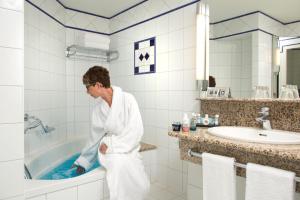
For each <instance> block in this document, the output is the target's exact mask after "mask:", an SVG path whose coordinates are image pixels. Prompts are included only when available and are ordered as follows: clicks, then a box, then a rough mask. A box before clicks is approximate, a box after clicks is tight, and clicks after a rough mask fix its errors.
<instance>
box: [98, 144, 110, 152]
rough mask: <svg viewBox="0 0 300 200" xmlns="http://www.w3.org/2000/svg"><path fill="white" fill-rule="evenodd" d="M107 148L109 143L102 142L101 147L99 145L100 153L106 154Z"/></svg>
mask: <svg viewBox="0 0 300 200" xmlns="http://www.w3.org/2000/svg"><path fill="white" fill-rule="evenodd" d="M107 148H108V147H107V145H106V144H104V143H102V144H101V145H100V147H99V151H100V153H102V154H106V151H107Z"/></svg>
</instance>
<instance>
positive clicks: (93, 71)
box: [82, 66, 110, 88]
mask: <svg viewBox="0 0 300 200" xmlns="http://www.w3.org/2000/svg"><path fill="white" fill-rule="evenodd" d="M82 82H83V84H84V85H95V84H96V83H97V82H99V83H101V84H102V85H103V87H105V88H109V87H110V78H109V72H108V70H107V69H106V68H104V67H102V66H94V67H91V68H90V69H89V70H87V72H86V73H85V74H84V75H83V77H82Z"/></svg>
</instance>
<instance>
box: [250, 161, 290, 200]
mask: <svg viewBox="0 0 300 200" xmlns="http://www.w3.org/2000/svg"><path fill="white" fill-rule="evenodd" d="M294 178H295V173H294V172H289V171H285V170H281V169H276V168H273V167H267V166H262V165H257V164H253V163H248V164H247V179H246V200H293V199H294V194H295V181H294Z"/></svg>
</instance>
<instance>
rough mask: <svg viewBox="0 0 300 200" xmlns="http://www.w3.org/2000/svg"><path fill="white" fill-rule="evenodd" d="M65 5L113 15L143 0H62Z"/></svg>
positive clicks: (103, 14) (98, 13) (109, 15)
mask: <svg viewBox="0 0 300 200" xmlns="http://www.w3.org/2000/svg"><path fill="white" fill-rule="evenodd" d="M60 1H61V2H62V3H63V4H64V5H65V6H67V7H69V8H74V9H77V10H81V11H85V12H89V13H93V14H97V15H101V16H105V17H111V16H113V15H115V14H117V13H118V12H120V11H123V10H125V9H127V8H129V7H131V6H133V5H135V4H137V3H140V2H142V1H143V0H60Z"/></svg>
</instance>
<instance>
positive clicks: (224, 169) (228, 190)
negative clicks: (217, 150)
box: [199, 153, 236, 200]
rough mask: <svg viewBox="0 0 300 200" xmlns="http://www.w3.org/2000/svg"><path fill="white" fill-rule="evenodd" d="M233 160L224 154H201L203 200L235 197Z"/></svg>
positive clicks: (231, 198) (220, 199)
mask: <svg viewBox="0 0 300 200" xmlns="http://www.w3.org/2000/svg"><path fill="white" fill-rule="evenodd" d="M234 161H235V160H234V158H229V157H225V156H219V155H214V154H209V153H203V154H202V165H203V166H202V170H203V200H235V199H236V177H235V176H236V168H235V166H234ZM199 199H200V198H199Z"/></svg>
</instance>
